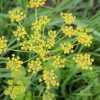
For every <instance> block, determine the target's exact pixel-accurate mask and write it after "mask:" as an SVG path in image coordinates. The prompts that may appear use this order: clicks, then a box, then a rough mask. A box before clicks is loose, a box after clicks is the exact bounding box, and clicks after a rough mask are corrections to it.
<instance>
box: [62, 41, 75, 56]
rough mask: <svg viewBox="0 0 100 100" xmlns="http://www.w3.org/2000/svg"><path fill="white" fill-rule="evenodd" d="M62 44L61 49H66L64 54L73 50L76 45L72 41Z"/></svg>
mask: <svg viewBox="0 0 100 100" xmlns="http://www.w3.org/2000/svg"><path fill="white" fill-rule="evenodd" d="M60 46H61V50H63V51H64V54H66V53H70V52H73V50H72V49H73V47H74V46H73V45H72V44H71V43H70V42H67V43H61V44H60Z"/></svg>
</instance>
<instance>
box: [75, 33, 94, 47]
mask: <svg viewBox="0 0 100 100" xmlns="http://www.w3.org/2000/svg"><path fill="white" fill-rule="evenodd" d="M76 39H77V41H78V43H80V44H82V45H84V46H91V44H92V39H93V37H92V36H91V35H88V34H87V33H80V34H78V35H77V37H76Z"/></svg>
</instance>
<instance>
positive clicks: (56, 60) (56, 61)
mask: <svg viewBox="0 0 100 100" xmlns="http://www.w3.org/2000/svg"><path fill="white" fill-rule="evenodd" d="M52 59H53V63H52V65H53V66H54V67H55V68H64V63H65V61H66V59H65V58H61V57H60V56H53V58H52Z"/></svg>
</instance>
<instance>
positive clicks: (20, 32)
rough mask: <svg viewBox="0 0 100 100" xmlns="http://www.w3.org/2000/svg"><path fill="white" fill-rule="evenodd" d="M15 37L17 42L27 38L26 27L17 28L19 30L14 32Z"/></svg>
mask: <svg viewBox="0 0 100 100" xmlns="http://www.w3.org/2000/svg"><path fill="white" fill-rule="evenodd" d="M13 34H14V36H16V37H17V40H20V39H21V38H24V37H25V34H26V31H25V29H24V27H20V26H18V27H17V30H16V31H14V32H13Z"/></svg>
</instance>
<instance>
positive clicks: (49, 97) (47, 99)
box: [42, 90, 55, 100]
mask: <svg viewBox="0 0 100 100" xmlns="http://www.w3.org/2000/svg"><path fill="white" fill-rule="evenodd" d="M54 97H55V94H54V93H52V92H50V91H48V90H46V91H45V92H44V94H43V97H42V100H53V99H54Z"/></svg>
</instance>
